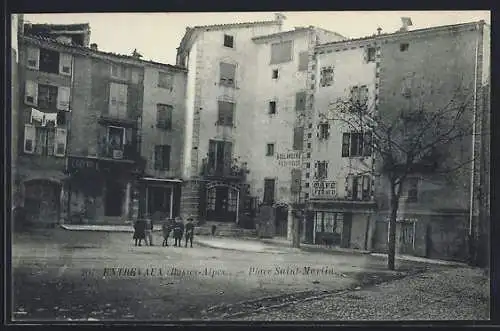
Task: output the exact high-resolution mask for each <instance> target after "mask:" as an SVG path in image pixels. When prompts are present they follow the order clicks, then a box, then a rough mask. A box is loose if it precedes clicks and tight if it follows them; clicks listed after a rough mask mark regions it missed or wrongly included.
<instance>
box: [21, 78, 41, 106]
mask: <svg viewBox="0 0 500 331" xmlns="http://www.w3.org/2000/svg"><path fill="white" fill-rule="evenodd" d="M24 102H25V103H26V104H27V105H31V106H37V105H38V84H37V83H36V82H34V81H32V80H27V81H26V84H25V87H24Z"/></svg>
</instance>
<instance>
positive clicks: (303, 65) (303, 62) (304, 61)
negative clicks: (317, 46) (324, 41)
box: [299, 51, 309, 71]
mask: <svg viewBox="0 0 500 331" xmlns="http://www.w3.org/2000/svg"><path fill="white" fill-rule="evenodd" d="M308 64H309V52H307V51H305V52H300V53H299V71H305V70H307V67H308Z"/></svg>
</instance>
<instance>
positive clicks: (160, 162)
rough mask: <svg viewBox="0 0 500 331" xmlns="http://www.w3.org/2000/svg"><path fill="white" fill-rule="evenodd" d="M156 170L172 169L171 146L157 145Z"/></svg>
mask: <svg viewBox="0 0 500 331" xmlns="http://www.w3.org/2000/svg"><path fill="white" fill-rule="evenodd" d="M154 156H155V163H154V167H155V170H162V171H168V170H169V169H170V146H169V145H156V146H155V155H154Z"/></svg>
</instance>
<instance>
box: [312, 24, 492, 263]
mask: <svg viewBox="0 0 500 331" xmlns="http://www.w3.org/2000/svg"><path fill="white" fill-rule="evenodd" d="M483 26H484V24H483V23H481V22H480V23H471V24H462V25H455V26H443V27H436V28H430V29H422V30H415V31H405V30H402V31H399V32H397V33H392V34H383V35H375V36H373V37H367V38H362V39H357V40H351V41H345V42H338V43H332V44H325V45H320V46H318V47H317V49H316V53H317V55H316V65H317V68H316V77H318V80H319V82H318V83H317V85H315V89H314V90H313V95H314V111H313V113H314V116H313V119H314V120H313V122H312V123H309V124H308V126H309V127H310V128H312V129H313V130H317V134H316V135H315V134H311V135H308V137H310V138H311V140H312V142H311V145H312V147H313V151H312V153H311V155H312V156H313V157H314V156H316V157H323V158H324V157H325V156H328V157H330V158H331V159H329V160H325V161H326V162H325V161H323V160H320V161H319V167H320V168H319V169H318V168H317V166H316V165H314V168H312V169H314V173H315V174H316V173H318V172H319V173H320V176H316V175H314V176H312V178H313V180H311V179H310V180H309V182H308V181H307V178H306V180H305V186H309V189H310V190H311V191H310V195H309V200H308V210H309V212H308V217H307V220H306V228H310V229H311V230H312V231H311V230H309V231H306V234H307V241H308V242H316V243H319V242H318V240H317V238H318V235H319V237H320V238H321V237H324V236H331V237H332V238H336V240H337V243H338V244H339V245H340V246H344V247H352V248H361V249H370V250H372V249H373V250H378V251H385V250H386V249H387V240H388V216H389V203H388V201H389V200H388V199H389V196H388V192H389V191H390V190H389V187H388V183H387V181H386V180H385V179H384V177H383V176H377V177H373V174H376V173H377V171H376V170H378V168H375V167H376V166H377V165H376V163H375V166H374V162H377V160H376V159H374V158H373V156H372V151H370V150H365V148H364V146H362V145H363V143H362V142H363V139H362V138H361V137H357V136H356V132H354V136H353V132H352V129H348V128H346V127H343V125H342V123H343V122H342V121H341V120H339V119H332V118H331V117H330V118H328V116H326V117H325V116H322V115H321V114H322V113H323V112H324V111H325V110H326V109H330V110H331V109H332V107H335V106H336V105H335V104H336V100H338V99H337V98H338V97H339V96H340V95H342V94H343V95H344V97H347V99H348V100H351V102H352V100H353V99H354V100H357V101H362V103H363V104H364V103H366V107H367V109H373V111H375V112H376V113H377V114H379V116H380V117H381V118H383V119H384V120H387V121H390V120H392V119H393V116H394V115H395V114H399V112H400V110H401V109H408V110H410V111H411V110H412V109H417V105H418V106H421V105H425V107H429V109H444V107H445V106H446V105H447V104H448V103H450V101H453V102H455V103H460V106H464V107H468V108H467V109H466V111H465V112H464V114H465V115H464V121H469V122H470V123H473V122H474V121H475V123H476V126H479V125H480V121H481V120H480V117H481V116H480V114H482V113H483V112H484V107H483V106H481V105H480V104H479V102H477V101H474V100H478V98H479V97H480V94H479V91H480V88H481V85H482V84H483V83H482V81H483V80H484V79H483V76H484V75H483V74H484V73H485V72H488V73H489V60H488V59H487V58H486V57H485V56H483V55H482V54H483V53H484V52H485V51H484V50H487V49H489V46H488V45H485V43H488V42H487V41H486V42H485V41H483V39H484V32H483V29H484V28H483ZM458 49H460V50H462V51H460V52H459V51H458ZM349 53H350V54H349ZM486 76H487V75H486ZM486 76H485V77H486ZM328 89H330V91H328ZM469 101H472V102H471V103H470V102H469ZM457 107H458V106H457ZM325 135H326V137H327V139H324V138H325ZM482 140H483V139H478V138H477V137H476V135H473V136H472V138H469V139H464V140H462V141H458V140H457V141H454V142H453V143H452V144H451V145H450V148H449V151H448V153H449V155H450V160H453V161H456V163H457V164H462V163H463V164H464V166H463V167H461V168H460V169H459V170H457V172H454V173H453V175H450V176H445V175H442V174H441V175H440V174H432V173H431V174H424V173H422V174H417V173H416V174H413V175H412V176H410V178H408V179H407V180H406V185H404V187H403V191H402V195H401V199H400V208H399V215H398V220H399V221H398V229H397V238H396V240H397V241H396V242H397V251H398V252H399V253H401V254H414V255H419V256H427V257H433V258H448V259H449V258H452V259H453V258H456V259H464V256H465V255H466V251H467V247H466V246H467V245H466V241H465V240H466V238H467V231H468V230H467V229H468V228H469V227H470V224H475V223H476V222H475V221H473V220H472V219H473V216H471V215H472V214H473V213H474V212H475V211H477V210H479V208H477V207H472V205H471V203H474V201H476V200H477V198H475V197H474V196H475V195H476V191H477V189H476V188H477V184H476V185H473V186H471V182H472V183H474V182H475V181H477V183H479V182H478V181H479V180H480V178H479V176H480V175H479V172H478V170H477V167H476V170H474V164H476V162H478V161H477V160H479V159H480V157H479V156H480V155H479V152H478V150H479V147H476V148H472V146H473V144H476V145H477V146H479V144H480V141H482ZM365 141H366V140H365ZM328 144H330V145H331V146H327V145H328ZM467 160H475V161H474V162H469V163H467ZM313 161H314V162H315V163H316V162H318V160H313ZM305 162H306V168H307V167H308V166H309V167H312V166H313V164H310V165H308V163H307V160H305ZM325 164H326V166H325ZM370 169H371V171H370ZM474 171H475V173H476V174H475V175H473V174H474ZM311 172H312V171H311ZM306 176H307V175H306ZM309 177H310V178H311V175H310V176H309ZM318 177H319V178H322V179H321V180H319V181H315V180H314V179H317V178H318ZM474 178H476V179H474ZM315 185H316V186H317V187H318V188H320V190H319V193H320V195H325V196H322V197H319V198H318V197H317V196H315V195H316V194H317V193H318V191H317V189H316V188H315ZM304 189H305V188H304ZM326 195H330V196H326ZM471 211H473V212H472V213H471ZM318 214H319V215H320V217H321V220H320V219H319V217H318ZM318 224H321V226H320V228H321V231H318V230H317V229H318ZM325 232H326V233H325Z"/></svg>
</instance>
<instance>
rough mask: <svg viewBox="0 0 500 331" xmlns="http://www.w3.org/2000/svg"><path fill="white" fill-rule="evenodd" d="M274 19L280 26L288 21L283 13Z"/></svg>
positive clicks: (276, 15)
mask: <svg viewBox="0 0 500 331" xmlns="http://www.w3.org/2000/svg"><path fill="white" fill-rule="evenodd" d="M274 19H275V20H276V21H278V22H279V23H280V24H283V21H284V20H286V16H285V15H283V14H281V13H276V14H274Z"/></svg>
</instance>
